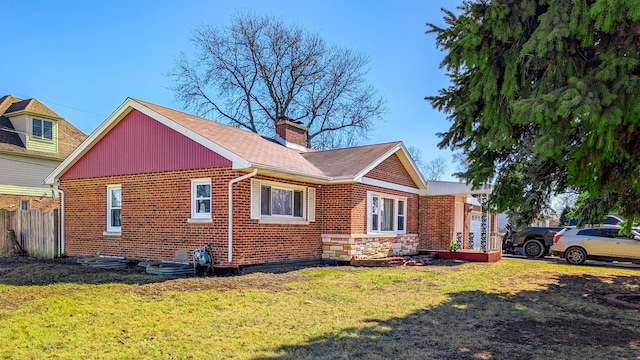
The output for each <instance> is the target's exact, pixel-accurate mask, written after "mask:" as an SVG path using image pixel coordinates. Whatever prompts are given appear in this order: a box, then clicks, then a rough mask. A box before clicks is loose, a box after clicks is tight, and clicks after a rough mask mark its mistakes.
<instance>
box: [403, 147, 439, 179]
mask: <svg viewBox="0 0 640 360" xmlns="http://www.w3.org/2000/svg"><path fill="white" fill-rule="evenodd" d="M407 150H408V151H409V154H411V157H412V158H413V162H415V163H416V165H417V166H418V168H419V169H420V172H422V175H423V176H424V177H425V179H427V180H431V181H438V180H440V179H441V178H442V175H444V173H445V172H446V171H447V160H446V159H445V158H444V157H442V156H439V157H437V158H435V159H432V160H431V161H429V162H425V161H424V159H423V158H422V150H420V149H418V148H417V147H415V146H409V147H407Z"/></svg>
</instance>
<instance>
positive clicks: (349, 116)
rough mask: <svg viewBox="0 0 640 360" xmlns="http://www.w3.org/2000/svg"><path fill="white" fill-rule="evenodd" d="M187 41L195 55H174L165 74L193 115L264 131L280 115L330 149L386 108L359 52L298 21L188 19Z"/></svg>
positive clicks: (242, 16) (360, 132)
mask: <svg viewBox="0 0 640 360" xmlns="http://www.w3.org/2000/svg"><path fill="white" fill-rule="evenodd" d="M192 43H193V45H194V46H195V50H196V55H195V60H193V61H190V60H189V59H188V58H187V56H186V55H184V54H181V55H180V56H179V57H178V58H177V59H176V60H175V67H174V69H173V70H172V71H171V72H169V74H168V75H169V76H170V77H172V78H173V79H174V80H175V85H174V86H173V87H172V90H173V91H174V94H175V97H176V99H177V100H178V101H180V102H181V103H183V104H184V106H185V108H187V109H190V110H192V111H194V112H195V113H196V114H197V115H200V116H205V117H209V118H212V119H214V120H216V121H221V122H225V123H228V124H230V125H233V126H236V127H240V128H245V129H248V130H251V131H254V132H258V133H263V134H265V135H272V134H273V133H274V132H275V122H276V121H277V119H278V118H280V117H282V116H286V117H289V118H291V119H296V120H299V121H301V122H302V123H303V124H304V126H305V127H307V129H308V130H307V146H309V147H311V145H312V142H313V147H314V148H316V149H330V148H336V147H344V146H350V145H355V144H357V143H358V141H359V140H360V139H363V138H366V137H367V135H368V133H369V131H370V130H371V129H372V124H373V121H374V120H379V119H381V118H382V116H383V115H384V114H386V112H387V107H386V104H385V101H384V100H383V99H382V98H381V97H379V96H378V95H377V94H376V91H375V89H374V88H373V87H372V86H371V85H370V84H368V82H367V81H366V79H365V77H366V74H367V71H366V68H365V67H366V66H367V64H368V63H369V58H368V57H367V56H366V55H364V54H362V53H360V52H357V51H354V50H351V49H343V48H338V47H336V46H333V45H328V44H327V43H325V41H323V40H322V39H320V38H319V36H318V35H317V34H310V33H308V32H306V31H305V30H304V29H302V28H301V27H299V26H287V25H285V24H284V23H283V21H282V20H279V19H275V18H272V17H266V16H257V15H254V14H250V13H239V14H237V15H236V16H235V17H234V18H233V19H232V23H231V25H230V26H228V27H225V28H217V27H213V26H209V25H201V26H196V27H195V28H194V30H193V38H192Z"/></svg>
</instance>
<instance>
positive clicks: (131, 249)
mask: <svg viewBox="0 0 640 360" xmlns="http://www.w3.org/2000/svg"><path fill="white" fill-rule="evenodd" d="M243 174H244V173H240V172H237V171H233V170H230V169H229V168H210V169H200V170H180V171H171V172H163V173H153V174H138V175H120V176H110V177H100V178H88V179H74V180H63V181H62V183H61V188H62V189H63V190H64V191H65V195H66V198H65V205H66V209H65V211H66V221H65V233H66V239H65V241H66V254H67V255H72V256H89V255H94V254H95V253H96V252H100V253H101V254H103V255H112V256H124V257H126V258H130V259H151V260H158V259H168V260H170V259H173V257H174V255H175V253H176V252H177V251H178V250H187V251H188V252H189V253H191V251H192V250H193V249H195V248H196V247H201V246H202V245H203V244H210V246H211V250H212V255H213V257H214V261H216V262H218V263H219V264H220V265H222V266H230V265H231V266H235V265H249V264H258V263H264V262H273V261H287V260H306V259H320V258H321V254H322V240H321V237H320V225H319V222H317V221H316V222H312V223H310V225H290V224H287V225H284V224H277V225H276V224H258V220H252V219H250V183H251V182H250V180H249V179H247V180H244V181H241V182H239V183H236V184H234V190H233V196H234V234H233V235H234V236H233V241H234V243H233V245H234V253H233V256H234V259H233V260H234V261H233V263H232V264H228V263H227V262H226V261H227V241H228V239H227V215H228V212H227V197H228V193H227V188H228V182H229V180H231V179H233V178H235V177H238V176H241V175H243ZM206 177H211V184H212V194H211V199H212V218H213V221H212V222H211V223H188V222H187V219H188V218H189V217H190V216H191V207H190V198H191V179H195V178H206ZM255 178H256V179H266V178H263V177H255ZM269 180H275V179H269ZM278 181H280V182H282V181H281V180H278ZM109 184H120V185H122V219H121V221H122V234H121V235H119V236H105V235H103V232H104V231H105V226H106V225H105V222H106V185H109ZM295 184H298V185H307V184H303V183H295Z"/></svg>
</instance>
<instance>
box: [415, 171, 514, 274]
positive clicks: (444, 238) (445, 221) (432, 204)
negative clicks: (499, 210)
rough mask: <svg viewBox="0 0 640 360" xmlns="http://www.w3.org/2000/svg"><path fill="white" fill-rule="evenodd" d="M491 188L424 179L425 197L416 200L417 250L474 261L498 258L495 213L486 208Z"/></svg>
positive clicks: (500, 254)
mask: <svg viewBox="0 0 640 360" xmlns="http://www.w3.org/2000/svg"><path fill="white" fill-rule="evenodd" d="M491 190H492V189H491V187H488V186H487V187H483V188H481V189H475V190H474V189H472V188H471V186H470V185H467V184H463V183H455V182H444V181H430V182H428V184H427V196H424V197H421V199H420V201H421V204H420V211H421V213H420V221H421V228H420V229H421V231H420V235H421V238H422V239H421V240H422V241H421V244H420V249H419V253H420V254H432V253H437V254H438V256H439V257H440V258H443V259H457V260H466V261H474V262H495V261H499V260H500V259H502V237H501V236H500V235H499V234H498V232H497V228H498V223H497V216H496V214H491V213H490V212H489V211H488V208H487V207H486V204H487V201H488V199H489V195H490V194H491ZM423 225H424V226H423Z"/></svg>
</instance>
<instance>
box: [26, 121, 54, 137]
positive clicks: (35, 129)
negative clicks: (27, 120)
mask: <svg viewBox="0 0 640 360" xmlns="http://www.w3.org/2000/svg"><path fill="white" fill-rule="evenodd" d="M31 136H32V137H34V138H36V139H41V140H52V139H53V122H51V121H49V120H41V119H35V118H34V119H33V120H32V122H31Z"/></svg>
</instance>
